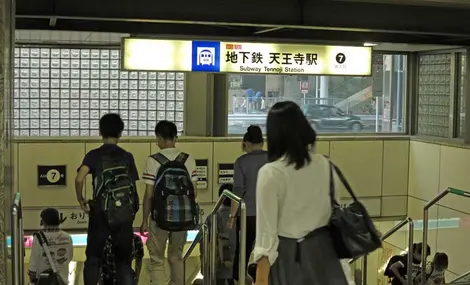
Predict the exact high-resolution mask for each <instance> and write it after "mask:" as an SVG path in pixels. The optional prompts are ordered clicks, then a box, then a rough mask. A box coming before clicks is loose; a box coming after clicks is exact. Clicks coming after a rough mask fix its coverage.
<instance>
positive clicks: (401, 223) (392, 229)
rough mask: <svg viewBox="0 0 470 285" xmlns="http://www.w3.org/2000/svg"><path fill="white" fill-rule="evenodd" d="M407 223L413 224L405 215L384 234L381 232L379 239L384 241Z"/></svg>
mask: <svg viewBox="0 0 470 285" xmlns="http://www.w3.org/2000/svg"><path fill="white" fill-rule="evenodd" d="M408 223H410V224H413V220H412V219H411V218H410V217H406V218H405V219H403V220H402V221H401V222H399V223H398V224H396V225H395V226H394V227H393V228H391V229H390V230H389V231H388V232H386V233H385V234H383V235H382V236H381V237H380V240H381V241H385V240H386V239H387V238H388V237H390V236H391V235H393V234H394V233H396V232H397V231H399V230H400V229H401V228H403V227H404V226H406V225H407V224H408ZM359 258H360V257H356V258H353V259H351V260H350V261H349V263H350V264H351V263H353V262H354V261H356V260H358V259H359Z"/></svg>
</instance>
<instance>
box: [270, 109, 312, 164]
mask: <svg viewBox="0 0 470 285" xmlns="http://www.w3.org/2000/svg"><path fill="white" fill-rule="evenodd" d="M266 124H267V127H266V129H267V137H268V158H269V161H275V160H278V159H279V158H281V157H283V156H286V159H287V163H288V164H295V169H300V168H302V167H303V166H305V165H306V164H308V163H310V160H311V158H310V150H311V149H312V148H313V147H314V145H315V141H316V139H317V134H316V132H315V130H314V129H313V128H312V126H311V125H310V123H309V121H308V120H307V118H306V117H305V115H304V113H303V112H302V110H301V109H300V107H299V106H298V105H297V104H295V103H294V102H291V101H284V102H278V103H276V104H274V106H273V107H272V108H271V110H269V113H268V119H267V123H266Z"/></svg>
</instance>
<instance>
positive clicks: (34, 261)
mask: <svg viewBox="0 0 470 285" xmlns="http://www.w3.org/2000/svg"><path fill="white" fill-rule="evenodd" d="M41 256H42V254H41V245H40V244H39V241H38V239H37V238H36V237H34V238H33V245H32V246H31V253H30V256H29V270H28V275H29V280H30V281H31V282H33V281H34V280H36V279H37V271H38V270H39V268H38V265H39V263H40V258H41Z"/></svg>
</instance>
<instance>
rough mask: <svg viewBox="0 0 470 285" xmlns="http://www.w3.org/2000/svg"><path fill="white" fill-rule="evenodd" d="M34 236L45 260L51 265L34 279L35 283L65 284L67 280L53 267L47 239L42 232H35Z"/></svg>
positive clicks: (45, 284)
mask: <svg viewBox="0 0 470 285" xmlns="http://www.w3.org/2000/svg"><path fill="white" fill-rule="evenodd" d="M34 236H35V237H36V238H37V240H38V242H39V245H41V247H42V249H43V250H44V253H45V254H46V257H47V260H48V261H49V264H50V265H51V269H49V270H46V271H44V272H41V274H40V275H39V278H38V280H37V281H36V285H67V284H68V282H66V281H64V279H62V277H61V276H60V274H59V272H58V271H57V268H56V267H55V262H54V260H53V259H52V256H51V252H50V251H49V246H48V244H49V242H48V241H47V238H46V235H45V234H44V232H38V233H35V234H34Z"/></svg>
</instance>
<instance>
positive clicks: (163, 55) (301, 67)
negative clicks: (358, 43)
mask: <svg viewBox="0 0 470 285" xmlns="http://www.w3.org/2000/svg"><path fill="white" fill-rule="evenodd" d="M122 50H123V52H122V53H121V54H122V57H123V60H122V64H123V66H122V68H123V69H124V70H140V71H188V72H189V71H193V72H211V73H219V72H220V73H252V74H257V73H259V74H297V75H347V76H370V75H371V69H372V64H371V60H372V48H371V47H353V46H323V45H307V44H273V43H241V42H216V41H182V40H161V39H139V38H124V39H123V42H122Z"/></svg>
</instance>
